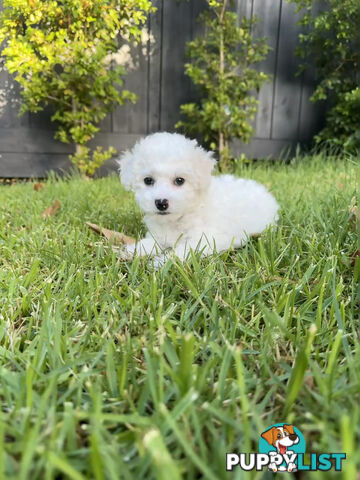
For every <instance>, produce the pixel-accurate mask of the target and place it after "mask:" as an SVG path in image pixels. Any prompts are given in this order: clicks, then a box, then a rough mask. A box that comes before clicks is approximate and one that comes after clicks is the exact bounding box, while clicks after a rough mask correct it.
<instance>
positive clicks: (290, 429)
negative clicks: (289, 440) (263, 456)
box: [284, 425, 295, 435]
mask: <svg viewBox="0 0 360 480" xmlns="http://www.w3.org/2000/svg"><path fill="white" fill-rule="evenodd" d="M284 430H286V431H287V432H288V433H289V434H290V435H292V434H294V433H295V432H294V427H293V426H292V425H284Z"/></svg>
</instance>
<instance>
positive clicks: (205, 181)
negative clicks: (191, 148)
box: [193, 147, 216, 191]
mask: <svg viewBox="0 0 360 480" xmlns="http://www.w3.org/2000/svg"><path fill="white" fill-rule="evenodd" d="M195 152H196V153H195V158H194V162H195V166H196V168H195V169H194V174H193V175H194V177H193V178H194V180H196V183H197V187H198V189H199V190H200V191H201V190H203V191H204V190H206V189H207V188H208V186H209V185H210V181H211V172H212V170H213V168H214V166H215V164H216V160H215V158H214V154H213V153H212V152H207V151H206V150H204V149H203V148H201V147H198V148H197V149H196V151H195Z"/></svg>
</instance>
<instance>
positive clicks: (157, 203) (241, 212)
mask: <svg viewBox="0 0 360 480" xmlns="http://www.w3.org/2000/svg"><path fill="white" fill-rule="evenodd" d="M215 163H216V160H215V159H214V157H213V154H212V153H211V152H207V151H205V150H204V149H203V148H201V147H200V146H199V145H198V144H197V142H196V140H189V139H187V138H185V137H184V136H183V135H179V134H177V133H166V132H163V133H155V134H152V135H149V136H148V137H146V138H144V139H142V140H140V141H139V142H138V143H137V144H136V145H135V146H134V148H133V149H132V150H131V151H127V152H125V153H124V154H123V155H122V157H121V158H120V161H119V164H120V177H121V182H122V184H123V186H124V187H125V188H126V189H128V190H131V191H133V192H135V198H136V201H137V202H138V204H139V205H140V208H141V209H142V210H143V211H144V213H145V219H144V220H145V224H146V226H147V228H148V233H147V234H146V236H145V238H144V239H142V240H139V241H138V242H137V243H136V244H135V245H129V246H126V251H124V252H122V253H123V256H125V258H131V257H132V256H133V255H134V254H135V253H136V254H137V255H156V254H158V253H163V252H164V250H166V249H168V248H173V249H174V251H175V254H176V255H177V256H178V257H180V258H181V259H182V260H184V259H185V258H186V256H187V254H188V253H189V251H190V249H194V250H195V249H200V250H201V251H202V254H203V255H208V254H210V253H213V252H214V249H215V250H216V251H218V252H221V251H223V250H227V249H229V248H230V247H231V246H233V247H240V246H241V245H243V244H244V243H245V242H246V240H247V238H248V236H249V235H252V234H258V233H260V232H262V231H263V230H264V229H265V228H266V226H267V225H270V224H272V223H274V222H275V221H276V219H277V211H278V204H277V202H276V200H275V198H274V197H273V196H272V195H271V194H270V193H269V192H268V191H267V189H266V188H265V187H264V186H263V185H260V184H259V183H257V182H255V181H253V180H246V179H241V178H235V177H234V176H232V175H220V176H212V175H211V171H212V169H213V167H214V165H215ZM124 254H125V255H124ZM158 259H159V257H158ZM160 263H161V260H160Z"/></svg>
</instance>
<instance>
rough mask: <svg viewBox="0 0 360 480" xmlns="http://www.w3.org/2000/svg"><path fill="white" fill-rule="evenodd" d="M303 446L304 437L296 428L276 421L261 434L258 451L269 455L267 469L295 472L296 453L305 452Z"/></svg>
mask: <svg viewBox="0 0 360 480" xmlns="http://www.w3.org/2000/svg"><path fill="white" fill-rule="evenodd" d="M305 446H306V445H305V439H304V437H303V435H302V433H301V432H300V430H299V429H298V428H296V427H294V426H293V425H289V424H287V423H277V424H275V425H272V426H271V427H270V428H268V429H267V430H265V432H263V433H262V434H261V436H260V441H259V452H260V453H266V454H268V455H269V456H270V457H271V461H270V463H269V465H268V467H269V470H271V471H273V472H278V471H279V472H295V471H296V470H297V455H298V454H299V453H305Z"/></svg>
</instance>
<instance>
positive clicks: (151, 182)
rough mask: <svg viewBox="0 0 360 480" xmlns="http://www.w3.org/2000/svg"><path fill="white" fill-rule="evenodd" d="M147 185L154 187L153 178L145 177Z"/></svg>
mask: <svg viewBox="0 0 360 480" xmlns="http://www.w3.org/2000/svg"><path fill="white" fill-rule="evenodd" d="M144 183H145V185H154V183H155V180H154V179H153V178H152V177H145V178H144Z"/></svg>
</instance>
